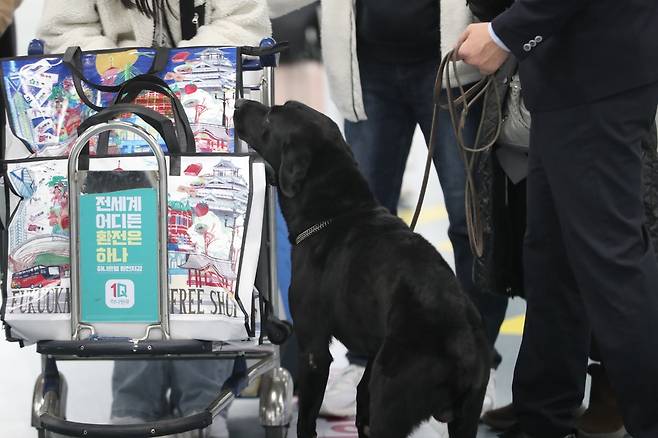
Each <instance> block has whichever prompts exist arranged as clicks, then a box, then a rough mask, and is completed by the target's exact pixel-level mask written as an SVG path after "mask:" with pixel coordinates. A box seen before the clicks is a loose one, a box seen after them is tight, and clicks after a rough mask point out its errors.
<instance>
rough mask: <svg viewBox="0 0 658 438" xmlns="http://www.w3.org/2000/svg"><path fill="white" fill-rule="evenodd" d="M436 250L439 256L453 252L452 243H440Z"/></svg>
mask: <svg viewBox="0 0 658 438" xmlns="http://www.w3.org/2000/svg"><path fill="white" fill-rule="evenodd" d="M436 249H438V250H439V252H440V253H441V254H443V253H450V252H453V249H452V243H451V242H450V240H449V239H446V240H442V241H440V242H439V243H438V244H437V245H436Z"/></svg>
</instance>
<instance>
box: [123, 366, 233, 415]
mask: <svg viewBox="0 0 658 438" xmlns="http://www.w3.org/2000/svg"><path fill="white" fill-rule="evenodd" d="M232 372H233V361H230V360H130V361H116V362H115V363H114V370H113V372H112V417H133V418H139V419H141V420H144V421H156V420H159V419H162V418H167V417H171V416H173V415H174V414H178V415H183V416H186V415H191V414H194V413H197V412H200V411H202V410H204V409H205V408H207V407H208V405H209V404H210V402H212V401H213V400H214V399H215V398H217V396H218V395H219V393H220V392H221V389H222V386H223V385H224V382H225V381H226V379H228V378H229V377H230V376H231V373H232ZM168 392H169V397H168V398H167V393H168Z"/></svg>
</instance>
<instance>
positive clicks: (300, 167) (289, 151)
mask: <svg viewBox="0 0 658 438" xmlns="http://www.w3.org/2000/svg"><path fill="white" fill-rule="evenodd" d="M310 165H311V151H310V150H309V149H308V148H307V147H306V146H305V145H303V144H301V145H300V144H295V142H294V141H288V142H287V143H286V144H284V145H283V150H282V151H281V167H279V188H280V189H281V192H282V193H283V194H284V195H285V196H287V197H288V198H292V197H293V196H295V195H297V193H299V191H300V190H301V188H302V183H303V181H304V178H306V174H307V172H308V168H309V166H310Z"/></svg>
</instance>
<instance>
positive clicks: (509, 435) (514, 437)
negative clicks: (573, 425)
mask: <svg viewBox="0 0 658 438" xmlns="http://www.w3.org/2000/svg"><path fill="white" fill-rule="evenodd" d="M498 436H499V437H500V438H534V437H533V436H531V435H528V434H527V433H525V432H523V431H522V430H521V428H520V427H519V425H518V424H517V425H516V426H514V427H512V428H510V429H508V430H506V431H505V432H503V433H500V434H498ZM555 438H576V435H575V434H573V433H570V434H568V435H564V436H556V437H555Z"/></svg>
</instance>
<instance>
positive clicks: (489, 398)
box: [480, 368, 496, 418]
mask: <svg viewBox="0 0 658 438" xmlns="http://www.w3.org/2000/svg"><path fill="white" fill-rule="evenodd" d="M494 406H496V370H495V369H493V368H492V369H491V371H490V373H489V382H487V392H486V393H485V394H484V400H483V401H482V412H481V413H480V418H482V417H483V416H484V414H486V413H487V412H489V411H491V410H492V409H493V408H494Z"/></svg>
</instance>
